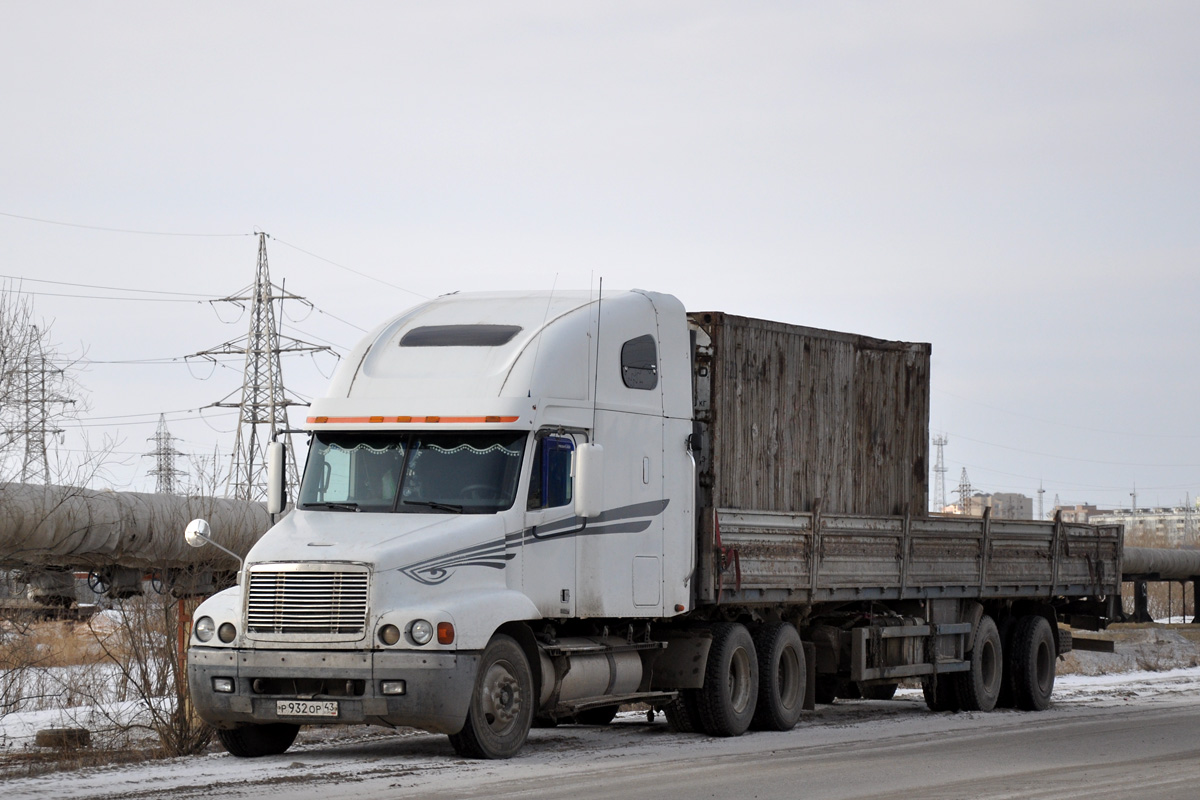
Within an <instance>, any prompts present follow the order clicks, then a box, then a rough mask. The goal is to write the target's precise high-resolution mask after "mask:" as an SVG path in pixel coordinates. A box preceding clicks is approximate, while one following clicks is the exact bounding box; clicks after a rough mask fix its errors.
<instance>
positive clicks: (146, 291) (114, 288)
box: [0, 275, 216, 300]
mask: <svg viewBox="0 0 1200 800" xmlns="http://www.w3.org/2000/svg"><path fill="white" fill-rule="evenodd" d="M0 278H7V279H8V280H12V281H21V282H25V281H28V282H30V283H52V284H54V285H55V286H74V287H76V288H79V289H103V290H104V291H107V292H138V293H139V294H174V295H181V296H184V297H203V298H204V299H206V300H211V299H214V298H215V297H216V295H214V294H200V293H198V292H176V291H171V290H170V289H133V288H129V287H126V286H100V285H98V284H94V283H74V282H72V281H52V280H50V279H49V278H27V277H25V276H24V275H0ZM18 291H19V290H18Z"/></svg>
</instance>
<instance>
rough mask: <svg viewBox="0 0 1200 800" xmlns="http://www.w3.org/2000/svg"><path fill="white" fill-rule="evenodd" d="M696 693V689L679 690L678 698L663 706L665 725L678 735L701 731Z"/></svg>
mask: <svg viewBox="0 0 1200 800" xmlns="http://www.w3.org/2000/svg"><path fill="white" fill-rule="evenodd" d="M696 693H697V690H696V689H680V690H679V696H678V697H676V698H675V699H674V700H672V701H671V702H670V703H667V704H666V705H665V706H663V714H665V715H666V717H667V724H668V725H670V726H671V727H672V728H674V729H675V730H676V731H678V732H679V733H699V732H700V730H701V725H700V708H699V706H698V705H697V702H696Z"/></svg>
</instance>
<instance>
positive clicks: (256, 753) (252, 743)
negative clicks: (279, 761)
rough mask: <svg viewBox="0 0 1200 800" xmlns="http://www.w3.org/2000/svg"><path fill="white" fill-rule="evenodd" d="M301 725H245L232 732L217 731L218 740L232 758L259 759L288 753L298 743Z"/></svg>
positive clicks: (280, 723)
mask: <svg viewBox="0 0 1200 800" xmlns="http://www.w3.org/2000/svg"><path fill="white" fill-rule="evenodd" d="M299 732H300V726H299V725H293V724H291V723H290V722H272V723H269V724H267V725H243V726H241V727H240V728H233V729H232V730H220V729H218V730H217V739H218V740H220V742H221V744H222V745H224V747H225V749H226V750H228V751H229V754H230V755H232V756H237V757H238V758H259V757H261V756H277V755H279V754H280V753H285V752H287V749H288V748H289V747H291V746H292V742H294V741H296V734H297V733H299Z"/></svg>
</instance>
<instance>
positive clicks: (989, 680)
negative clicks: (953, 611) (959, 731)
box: [955, 614, 1004, 711]
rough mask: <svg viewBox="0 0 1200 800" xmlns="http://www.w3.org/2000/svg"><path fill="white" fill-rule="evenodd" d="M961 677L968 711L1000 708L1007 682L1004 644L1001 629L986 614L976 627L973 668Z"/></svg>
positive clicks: (961, 695) (962, 701)
mask: <svg viewBox="0 0 1200 800" xmlns="http://www.w3.org/2000/svg"><path fill="white" fill-rule="evenodd" d="M957 677H958V680H957V681H955V683H957V685H958V690H959V705H960V706H961V707H962V709H963V710H964V711H991V710H992V709H993V708H995V707H996V701H997V700H998V699H999V698H1000V689H1001V687H1002V685H1003V682H1004V647H1003V645H1002V644H1001V642H1000V630H999V629H998V628H997V627H996V623H995V622H994V621H993V620H992V618H991V617H989V616H987V615H986V614H985V615H983V616H982V617H980V618H979V622H978V624H976V626H975V645H974V647H972V648H971V669H970V670H968V671H967V672H964V673H961V674H960V675H959V676H957Z"/></svg>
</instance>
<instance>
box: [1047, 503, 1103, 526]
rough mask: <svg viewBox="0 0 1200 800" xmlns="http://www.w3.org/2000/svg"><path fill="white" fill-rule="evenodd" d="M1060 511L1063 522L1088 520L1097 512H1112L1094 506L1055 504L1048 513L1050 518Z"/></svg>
mask: <svg viewBox="0 0 1200 800" xmlns="http://www.w3.org/2000/svg"><path fill="white" fill-rule="evenodd" d="M1060 511H1061V512H1062V521H1063V522H1088V521H1089V520H1091V518H1092V517H1094V516H1096V515H1097V514H1112V513H1113V512H1112V511H1101V510H1100V509H1098V508H1096V507H1095V506H1090V505H1087V504H1084V505H1075V506H1055V507H1054V511H1052V512H1051V513H1050V518H1051V519H1053V518H1054V515H1055V514H1056V513H1057V512H1060Z"/></svg>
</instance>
